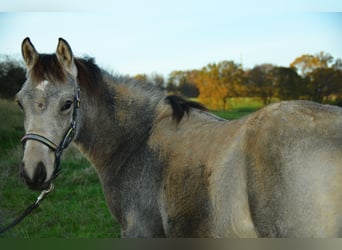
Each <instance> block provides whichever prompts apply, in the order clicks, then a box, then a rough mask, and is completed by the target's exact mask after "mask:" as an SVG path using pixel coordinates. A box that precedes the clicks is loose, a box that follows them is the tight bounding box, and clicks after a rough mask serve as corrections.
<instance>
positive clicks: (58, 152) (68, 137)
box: [21, 86, 80, 179]
mask: <svg viewBox="0 0 342 250" xmlns="http://www.w3.org/2000/svg"><path fill="white" fill-rule="evenodd" d="M79 108H80V88H79V87H78V86H77V88H76V95H75V97H74V109H73V113H72V120H71V123H70V126H69V128H68V130H67V131H66V132H65V134H64V136H63V139H62V140H61V142H60V143H59V144H58V145H57V144H56V143H54V142H53V141H51V140H50V139H48V138H47V137H45V136H43V135H39V134H35V133H27V134H25V136H24V137H23V138H22V139H21V143H22V145H23V147H24V148H25V144H26V141H27V140H33V141H38V142H40V143H43V144H44V145H46V146H47V147H49V148H50V149H51V150H52V151H54V152H55V164H54V172H53V175H52V179H54V178H56V177H57V176H58V175H59V173H60V171H61V166H60V158H61V156H62V153H63V150H64V149H66V148H67V147H68V146H69V144H70V143H71V141H72V140H73V139H74V137H75V134H76V127H77V116H78V110H79Z"/></svg>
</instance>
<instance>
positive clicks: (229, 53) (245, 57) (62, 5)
mask: <svg viewBox="0 0 342 250" xmlns="http://www.w3.org/2000/svg"><path fill="white" fill-rule="evenodd" d="M281 2H283V3H280V1H270V0H258V1H247V0H240V1H229V0H196V1H194V0H188V1H186V0H172V1H162V0H144V1H138V0H135V1H134V0H125V1H122V0H121V1H116V0H114V1H113V0H112V1H110V0H96V1H89V0H82V1H79V0H73V1H70V0H59V1H44V0H26V1H25V0H7V1H4V0H0V54H9V55H12V56H15V57H18V58H20V56H21V48H20V46H21V42H22V40H23V39H24V38H25V37H30V39H31V41H32V43H33V44H34V46H35V48H36V49H37V50H38V51H39V52H41V53H53V52H55V49H56V46H57V41H58V38H59V37H63V38H64V39H66V40H67V41H68V42H69V44H70V46H71V48H72V50H73V53H74V54H75V56H78V57H82V56H90V57H94V58H95V60H96V62H97V64H98V65H99V66H101V67H103V68H105V69H107V70H109V71H113V72H117V73H120V74H124V75H125V74H129V75H136V74H142V73H145V74H152V73H159V74H163V75H165V76H167V75H168V74H169V73H170V72H171V71H173V70H191V69H200V68H202V67H203V66H205V65H207V64H208V63H215V62H219V61H223V60H233V61H235V62H236V63H242V65H243V67H244V68H245V69H247V68H252V67H254V66H255V65H258V64H262V63H272V64H274V65H277V66H289V64H290V63H291V62H292V61H293V60H294V59H295V58H296V57H299V56H301V55H302V54H316V53H318V52H320V51H324V52H327V53H330V54H331V55H332V56H333V57H334V58H335V59H336V58H342V12H341V11H342V1H340V0H325V1H318V0H310V1H305V0H288V1H281Z"/></svg>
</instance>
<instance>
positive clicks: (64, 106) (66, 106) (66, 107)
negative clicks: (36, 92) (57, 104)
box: [61, 100, 72, 111]
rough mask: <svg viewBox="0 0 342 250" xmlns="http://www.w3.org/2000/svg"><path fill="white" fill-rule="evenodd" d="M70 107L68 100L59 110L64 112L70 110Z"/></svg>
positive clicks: (70, 102)
mask: <svg viewBox="0 0 342 250" xmlns="http://www.w3.org/2000/svg"><path fill="white" fill-rule="evenodd" d="M71 105H72V101H70V100H68V101H66V102H65V103H64V104H63V106H62V108H61V111H66V110H68V109H70V108H71Z"/></svg>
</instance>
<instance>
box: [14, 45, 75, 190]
mask: <svg viewBox="0 0 342 250" xmlns="http://www.w3.org/2000/svg"><path fill="white" fill-rule="evenodd" d="M22 55H23V58H24V61H25V63H26V67H27V80H26V82H25V83H24V84H23V86H22V89H21V90H20V91H19V92H18V94H17V96H16V99H17V102H18V104H19V106H20V107H21V109H22V110H23V112H24V113H25V121H24V127H25V132H26V134H25V136H24V137H23V139H22V143H23V145H24V156H23V160H22V164H21V176H22V177H23V179H24V180H25V182H26V183H27V185H28V186H29V187H30V188H31V189H36V190H41V189H45V188H47V187H48V186H49V184H50V182H51V180H52V179H53V178H54V177H56V176H57V174H58V172H59V159H60V156H61V154H62V151H63V149H64V148H65V147H66V146H68V144H69V143H70V141H71V140H72V138H73V136H74V134H75V130H76V120H77V118H78V117H77V109H78V105H79V97H78V96H79V89H78V83H77V67H76V65H75V62H74V58H73V54H72V51H71V48H70V46H69V45H68V43H67V42H66V41H65V40H63V39H61V38H60V39H59V43H58V46H57V51H56V54H50V55H48V54H39V53H38V52H37V51H36V49H35V48H34V46H33V45H32V43H31V41H30V40H29V38H26V39H25V40H24V41H23V43H22Z"/></svg>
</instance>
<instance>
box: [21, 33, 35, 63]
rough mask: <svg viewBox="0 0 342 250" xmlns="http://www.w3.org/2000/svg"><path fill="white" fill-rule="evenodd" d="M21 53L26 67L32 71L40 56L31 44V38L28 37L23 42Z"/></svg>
mask: <svg viewBox="0 0 342 250" xmlns="http://www.w3.org/2000/svg"><path fill="white" fill-rule="evenodd" d="M21 53H22V56H23V59H24V61H25V64H26V67H27V68H28V69H31V68H32V67H33V66H34V65H35V64H36V62H37V59H38V57H39V54H38V52H37V51H36V49H35V48H34V46H33V44H32V43H31V41H30V38H28V37H26V38H25V39H24V41H23V42H22V44H21Z"/></svg>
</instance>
